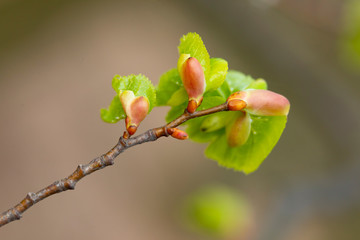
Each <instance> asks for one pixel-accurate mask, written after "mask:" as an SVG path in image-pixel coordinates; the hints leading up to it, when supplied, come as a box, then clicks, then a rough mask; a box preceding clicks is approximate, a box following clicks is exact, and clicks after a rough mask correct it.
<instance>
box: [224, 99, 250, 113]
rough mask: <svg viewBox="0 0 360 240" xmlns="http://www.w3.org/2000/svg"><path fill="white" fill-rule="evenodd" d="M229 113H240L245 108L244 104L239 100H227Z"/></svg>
mask: <svg viewBox="0 0 360 240" xmlns="http://www.w3.org/2000/svg"><path fill="white" fill-rule="evenodd" d="M227 107H228V110H229V111H241V110H243V109H244V108H245V107H246V102H244V101H243V100H240V99H229V98H228V101H227Z"/></svg>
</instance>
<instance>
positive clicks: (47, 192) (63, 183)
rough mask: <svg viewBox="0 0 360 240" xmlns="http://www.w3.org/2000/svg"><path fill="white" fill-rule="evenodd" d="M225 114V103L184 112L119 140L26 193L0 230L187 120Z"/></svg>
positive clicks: (0, 220)
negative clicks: (42, 202) (62, 175)
mask: <svg viewBox="0 0 360 240" xmlns="http://www.w3.org/2000/svg"><path fill="white" fill-rule="evenodd" d="M227 110H228V106H227V103H224V104H221V105H219V106H216V107H212V108H209V109H205V110H202V111H198V112H194V113H189V112H187V111H185V112H184V113H183V114H182V115H181V116H180V117H178V118H177V119H175V120H174V121H172V122H170V123H168V124H166V125H165V126H162V127H159V128H153V129H150V130H148V131H146V132H144V133H142V134H140V135H138V136H136V137H132V138H126V137H120V139H119V141H118V143H117V144H116V145H115V146H114V147H113V148H112V149H111V150H110V151H108V152H107V153H105V154H103V155H101V156H100V157H97V158H95V159H94V160H92V161H91V162H89V163H88V164H85V165H82V164H80V165H79V166H78V167H77V168H76V170H75V171H74V172H73V173H72V174H71V175H70V176H68V177H66V178H63V179H61V180H59V181H56V182H54V183H53V184H51V185H49V186H47V187H45V188H43V189H41V190H40V191H38V192H36V193H33V192H30V193H28V194H27V195H26V197H25V198H24V199H23V200H22V201H21V202H20V203H18V204H17V205H15V206H14V207H12V208H10V209H9V210H7V211H5V212H3V213H2V214H1V215H0V227H2V226H4V225H5V224H8V223H10V222H12V221H14V220H19V219H20V218H21V217H22V213H23V212H25V211H26V210H27V209H29V208H30V207H31V206H33V205H34V204H36V203H38V202H40V201H41V200H43V199H45V198H47V197H50V196H51V195H53V194H55V193H60V192H64V191H67V190H74V189H75V185H76V183H77V182H78V181H80V180H81V179H82V178H83V177H85V176H87V175H89V174H91V173H93V172H95V171H97V170H100V169H102V168H104V167H107V166H109V165H113V164H114V160H115V158H116V157H117V156H118V155H119V154H120V153H122V152H123V151H125V150H126V149H128V148H130V147H133V146H135V145H138V144H141V143H145V142H150V141H155V140H157V139H158V138H160V137H167V136H169V134H168V132H167V129H168V128H175V127H177V126H179V125H180V124H182V123H184V122H186V121H188V120H190V119H193V118H197V117H202V116H205V115H209V114H213V113H217V112H221V111H227Z"/></svg>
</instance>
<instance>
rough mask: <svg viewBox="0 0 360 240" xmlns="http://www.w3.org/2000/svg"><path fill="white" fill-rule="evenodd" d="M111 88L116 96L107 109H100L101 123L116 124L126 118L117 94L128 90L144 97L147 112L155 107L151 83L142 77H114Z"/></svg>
mask: <svg viewBox="0 0 360 240" xmlns="http://www.w3.org/2000/svg"><path fill="white" fill-rule="evenodd" d="M112 87H113V89H114V90H115V91H116V93H117V94H116V96H115V97H114V99H113V101H112V102H111V104H110V106H109V107H108V109H101V111H100V116H101V118H102V119H103V121H105V122H108V123H116V122H118V121H119V120H121V119H124V118H125V117H126V115H125V112H124V109H123V106H122V104H121V102H120V99H119V93H120V92H121V91H124V90H129V91H132V92H133V93H134V95H135V96H137V97H138V96H144V97H146V98H147V99H148V100H149V104H150V107H149V112H150V111H151V110H152V108H153V107H154V106H155V105H156V92H155V87H154V86H153V84H152V83H151V81H150V80H149V79H148V78H147V77H145V76H144V75H141V74H139V75H133V74H132V75H129V76H124V77H121V76H119V75H115V76H114V78H113V80H112Z"/></svg>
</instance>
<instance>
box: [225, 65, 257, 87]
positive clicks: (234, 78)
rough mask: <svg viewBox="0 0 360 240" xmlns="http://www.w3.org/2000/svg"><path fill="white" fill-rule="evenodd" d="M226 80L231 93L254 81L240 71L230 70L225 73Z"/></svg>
mask: <svg viewBox="0 0 360 240" xmlns="http://www.w3.org/2000/svg"><path fill="white" fill-rule="evenodd" d="M226 82H227V83H228V86H229V89H230V92H231V93H233V92H236V91H239V90H243V89H245V88H247V87H248V86H249V85H250V84H251V83H253V82H254V79H253V78H252V77H250V76H246V75H245V74H243V73H241V72H238V71H234V70H230V71H229V72H228V73H227V75H226Z"/></svg>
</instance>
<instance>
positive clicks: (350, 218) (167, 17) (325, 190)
mask: <svg viewBox="0 0 360 240" xmlns="http://www.w3.org/2000/svg"><path fill="white" fill-rule="evenodd" d="M190 31H195V32H197V33H199V34H200V35H201V36H202V38H203V40H204V42H205V45H206V47H207V49H208V51H209V53H210V55H211V56H213V57H221V58H225V59H226V60H228V62H229V67H230V68H231V69H236V70H240V71H242V72H244V73H246V74H249V75H252V76H253V77H255V78H258V77H262V78H264V79H266V80H267V81H268V84H269V88H270V89H271V90H274V91H276V92H279V93H281V94H283V95H285V96H286V97H288V98H289V100H290V102H291V104H292V105H291V111H290V115H289V120H288V124H287V127H286V129H285V131H284V134H283V136H282V138H281V139H280V141H279V143H278V145H277V146H276V147H275V149H274V150H273V152H272V153H271V154H270V156H269V157H268V158H267V159H266V160H265V161H264V163H263V164H262V165H261V166H260V168H259V169H258V170H257V171H256V172H254V173H252V174H250V175H248V176H245V175H244V174H242V173H238V172H233V171H231V170H227V169H224V168H221V167H218V166H217V164H216V162H214V161H212V160H208V159H206V158H205V157H204V155H203V150H204V149H205V146H204V145H201V144H197V143H193V142H190V141H183V142H180V141H176V140H174V139H169V138H168V139H160V140H159V141H157V142H153V143H148V144H144V145H141V146H137V147H135V148H131V149H129V150H128V151H126V152H124V153H123V154H121V155H120V156H119V157H118V159H117V160H116V164H115V165H114V166H113V167H110V168H106V169H104V170H101V171H99V172H96V173H94V174H93V175H91V176H88V177H87V178H85V179H83V180H82V181H81V182H79V184H78V185H77V189H76V191H68V192H65V193H62V194H59V195H55V196H53V197H50V198H49V199H46V200H45V201H43V202H41V203H39V204H37V205H35V206H33V207H32V208H31V209H30V210H29V211H27V212H25V213H24V217H23V218H22V220H21V221H16V222H13V223H11V224H9V225H6V226H4V227H3V228H1V229H0V239H14V240H19V239H28V240H31V239H55V240H57V239H59V240H60V239H88V240H91V239H132V240H143V239H147V240H159V239H166V240H168V239H171V240H173V239H174V240H177V239H179V240H180V239H194V240H198V239H225V240H236V239H248V240H269V239H270V240H273V239H274V240H288V239H291V240H300V239H301V240H303V239H306V240H322V239H326V240H333V239H334V240H335V239H344V240H355V239H359V236H360V228H359V226H360V184H359V182H360V177H359V176H360V162H359V152H360V148H359V143H360V139H359V138H360V124H359V122H360V111H359V103H360V101H359V99H360V91H359V90H360V1H358V0H348V1H345V0H316V1H314V0H302V1H300V0H238V1H234V0H223V1H215V0H207V1H205V0H192V1H190V0H184V1H165V0H157V1H155V0H147V1H145V0H143V1H140V0H139V1H137V0H133V1H115V0H102V1H100V0H90V1H89V0H88V1H85V0H72V1H70V0H53V1H45V0H2V1H0V112H1V113H0V114H1V118H0V154H1V160H0V163H1V167H0V189H1V194H0V211H1V212H2V211H5V210H7V209H8V208H10V207H12V206H13V205H14V204H16V203H18V202H19V201H20V200H21V199H22V198H23V197H25V195H26V193H28V192H29V191H38V190H40V189H41V188H43V187H45V186H47V185H48V184H50V183H52V182H53V181H55V180H58V179H61V178H63V177H66V176H68V175H69V174H70V173H72V171H73V170H74V169H75V167H76V166H77V165H78V164H80V163H87V162H89V161H90V160H91V159H93V158H95V157H96V156H99V155H101V154H102V153H104V152H106V151H107V150H109V149H110V148H111V147H112V146H113V145H115V144H116V142H117V140H118V137H119V136H120V134H121V133H122V131H124V126H123V123H121V124H115V125H112V124H105V123H103V122H102V121H101V119H100V117H99V110H100V108H103V107H107V106H108V104H109V103H110V101H111V99H112V98H113V95H114V91H113V90H112V88H111V80H112V77H113V75H115V74H120V75H127V74H130V73H135V74H137V73H142V74H145V75H146V76H148V77H149V78H150V79H151V80H152V81H153V82H154V83H157V82H158V79H159V76H160V75H161V74H162V73H163V72H165V71H166V70H168V69H170V68H173V67H174V66H176V63H177V58H178V53H177V45H178V43H179V39H180V37H181V36H182V35H183V34H186V33H187V32H190ZM167 110H168V109H167V108H164V107H162V108H158V109H154V110H153V111H152V113H151V115H149V117H148V118H147V119H146V120H145V121H144V122H143V123H142V125H141V127H140V129H139V132H142V131H144V130H146V129H148V128H152V127H155V126H160V125H162V124H163V123H164V116H165V114H166V112H167Z"/></svg>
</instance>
